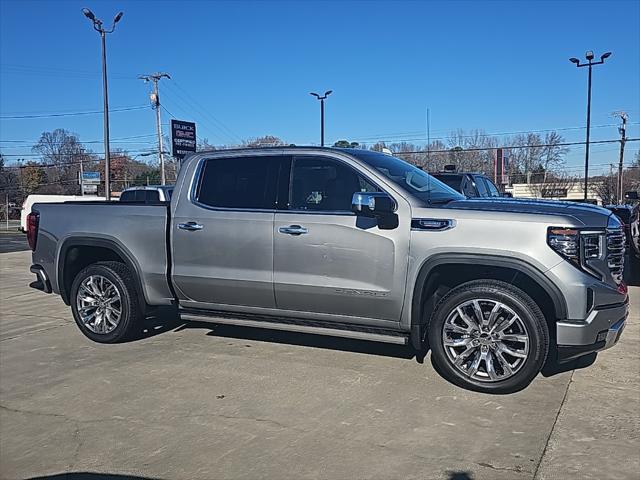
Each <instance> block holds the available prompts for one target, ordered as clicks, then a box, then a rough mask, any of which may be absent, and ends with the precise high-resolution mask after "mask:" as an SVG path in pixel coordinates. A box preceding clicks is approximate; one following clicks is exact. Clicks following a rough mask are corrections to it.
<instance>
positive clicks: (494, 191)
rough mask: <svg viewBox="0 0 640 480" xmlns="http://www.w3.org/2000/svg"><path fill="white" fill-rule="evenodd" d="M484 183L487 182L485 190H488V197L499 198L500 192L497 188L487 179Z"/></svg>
mask: <svg viewBox="0 0 640 480" xmlns="http://www.w3.org/2000/svg"><path fill="white" fill-rule="evenodd" d="M484 180H485V182H487V189H488V190H489V196H490V197H499V196H500V191H499V190H498V187H496V186H495V185H494V184H493V182H492V181H491V180H489V179H487V178H485V179H484Z"/></svg>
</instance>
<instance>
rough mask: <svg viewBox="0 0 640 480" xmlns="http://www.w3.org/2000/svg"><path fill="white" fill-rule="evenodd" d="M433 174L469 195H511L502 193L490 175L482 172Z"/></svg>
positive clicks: (483, 196) (458, 190)
mask: <svg viewBox="0 0 640 480" xmlns="http://www.w3.org/2000/svg"><path fill="white" fill-rule="evenodd" d="M431 175H432V176H433V177H435V178H437V179H438V180H440V181H441V182H443V183H446V184H447V185H448V186H450V187H451V188H453V189H454V190H456V191H457V192H460V193H462V194H463V195H465V196H467V197H471V198H474V197H482V198H490V197H510V196H511V195H510V194H504V193H501V192H500V190H499V189H498V187H496V185H495V184H494V183H493V182H492V181H491V180H490V179H489V177H487V176H486V175H483V174H481V173H458V172H438V173H432V174H431Z"/></svg>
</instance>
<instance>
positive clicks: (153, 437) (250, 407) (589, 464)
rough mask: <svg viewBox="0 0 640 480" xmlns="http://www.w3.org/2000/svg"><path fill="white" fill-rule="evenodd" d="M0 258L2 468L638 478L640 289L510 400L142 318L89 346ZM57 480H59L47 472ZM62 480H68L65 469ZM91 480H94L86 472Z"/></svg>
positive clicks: (365, 355) (378, 365) (305, 338)
mask: <svg viewBox="0 0 640 480" xmlns="http://www.w3.org/2000/svg"><path fill="white" fill-rule="evenodd" d="M29 260H30V255H29V252H16V253H5V254H1V255H0V266H1V271H2V273H1V274H0V275H1V283H2V285H1V289H0V316H1V318H0V476H1V477H2V478H7V479H25V478H33V477H37V476H42V477H48V476H54V475H56V474H61V473H64V472H76V473H77V472H91V473H94V474H121V475H131V476H134V477H136V476H137V477H146V478H158V479H173V478H184V479H255V478H273V479H300V478H305V479H306V478H309V479H325V478H331V479H344V478H379V479H395V478H398V479H432V478H433V479H456V480H465V479H466V480H469V479H476V480H477V479H532V478H577V477H580V478H619V479H629V478H637V472H638V471H640V453H639V452H640V439H639V438H638V431H639V429H638V426H639V425H638V422H639V418H640V402H639V401H638V400H640V397H639V395H640V387H639V385H640V380H639V377H640V376H639V375H638V368H639V366H640V364H639V362H640V360H639V356H638V354H639V353H640V316H639V313H640V305H639V300H640V288H634V289H633V290H632V293H631V294H632V302H633V306H632V315H631V318H630V325H629V326H628V328H627V330H626V332H625V333H624V335H623V337H622V340H621V343H620V344H619V345H618V346H617V347H616V348H614V349H612V350H609V351H607V352H603V353H601V354H600V355H599V357H598V359H597V361H596V363H595V364H594V365H593V366H591V367H589V368H587V369H583V370H579V371H575V372H571V371H569V372H565V373H561V374H558V375H554V376H551V377H547V378H545V377H543V376H539V377H538V378H537V379H536V380H535V381H534V383H533V384H532V385H531V386H530V387H529V388H527V389H526V390H525V391H523V392H520V393H518V394H515V395H509V396H490V395H483V394H479V393H473V392H467V391H465V390H461V389H459V388H457V387H454V386H453V385H450V384H449V383H447V382H446V381H445V380H443V379H442V378H440V376H439V375H438V374H437V373H436V372H435V371H434V369H433V367H432V366H431V365H430V363H429V362H428V361H427V362H425V363H424V364H418V363H417V362H416V360H415V359H414V358H413V357H412V356H411V354H410V352H408V351H407V350H405V349H404V348H402V347H397V346H390V345H379V344H375V343H370V342H358V341H351V340H346V339H335V338H329V337H315V336H310V335H300V334H296V335H292V334H288V333H285V332H274V331H266V330H257V329H247V328H239V327H230V326H216V325H212V324H204V323H198V324H189V325H180V324H177V323H175V319H173V317H172V316H171V315H169V314H167V315H160V316H159V317H158V318H154V319H150V320H149V321H148V322H147V323H146V324H145V331H143V332H141V339H139V340H137V341H134V342H130V343H127V344H121V345H99V344H96V343H92V342H90V341H89V340H88V339H86V338H85V337H84V336H82V334H81V333H80V332H79V331H78V329H77V328H76V326H75V324H74V323H73V319H72V316H71V313H70V311H69V309H68V307H66V306H65V305H64V304H63V303H62V301H61V300H60V299H59V298H58V297H55V296H52V295H45V294H43V293H41V292H37V291H35V290H31V289H29V288H28V287H27V284H28V283H29V282H30V281H32V278H31V274H30V273H29V271H28V266H29ZM51 478H55V477H51ZM70 478H72V477H70ZM92 478H104V477H101V476H100V475H96V476H95V477H92Z"/></svg>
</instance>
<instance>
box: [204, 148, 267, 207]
mask: <svg viewBox="0 0 640 480" xmlns="http://www.w3.org/2000/svg"><path fill="white" fill-rule="evenodd" d="M276 166H277V159H276V158H275V157H264V156H263V157H260V156H256V157H240V158H238V157H234V158H216V159H210V160H206V161H205V164H204V166H203V171H202V175H201V177H200V181H199V184H198V187H197V190H196V200H197V201H198V202H199V203H202V204H204V205H208V206H211V207H219V208H242V209H273V208H274V204H275V191H276V188H275V183H276V180H275V176H274V170H275V168H276Z"/></svg>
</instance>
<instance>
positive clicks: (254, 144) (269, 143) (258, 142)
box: [242, 135, 285, 148]
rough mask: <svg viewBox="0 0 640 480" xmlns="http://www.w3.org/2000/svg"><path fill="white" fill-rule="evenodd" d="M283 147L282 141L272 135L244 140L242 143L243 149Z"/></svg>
mask: <svg viewBox="0 0 640 480" xmlns="http://www.w3.org/2000/svg"><path fill="white" fill-rule="evenodd" d="M283 145H285V143H284V141H283V140H281V139H280V138H278V137H274V136H273V135H265V136H264V137H258V138H254V139H252V140H245V141H243V142H242V146H243V147H248V148H261V147H280V146H283Z"/></svg>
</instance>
